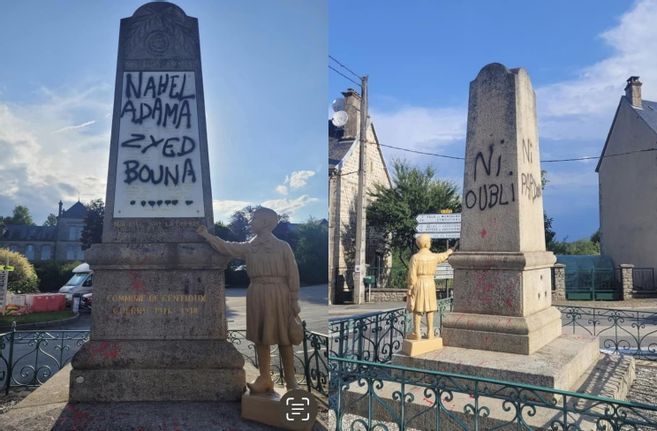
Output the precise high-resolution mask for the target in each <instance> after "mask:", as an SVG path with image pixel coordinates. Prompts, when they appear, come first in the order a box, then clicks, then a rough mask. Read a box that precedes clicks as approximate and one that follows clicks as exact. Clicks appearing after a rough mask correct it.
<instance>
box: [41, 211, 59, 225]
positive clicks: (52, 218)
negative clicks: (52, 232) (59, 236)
mask: <svg viewBox="0 0 657 431" xmlns="http://www.w3.org/2000/svg"><path fill="white" fill-rule="evenodd" d="M43 225H44V226H57V216H56V215H55V214H53V213H50V214H48V218H46V221H44V222H43Z"/></svg>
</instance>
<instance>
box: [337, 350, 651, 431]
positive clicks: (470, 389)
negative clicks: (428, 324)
mask: <svg viewBox="0 0 657 431" xmlns="http://www.w3.org/2000/svg"><path fill="white" fill-rule="evenodd" d="M330 361H331V362H330V363H331V392H330V393H331V395H330V398H329V402H330V405H331V408H332V410H333V413H334V417H333V419H334V421H335V424H336V429H337V430H386V431H392V430H411V429H418V430H429V429H433V430H497V429H504V430H511V429H513V430H533V429H541V430H568V431H575V430H657V406H651V405H647V404H639V403H633V402H627V401H619V400H614V399H611V398H603V397H597V396H593V395H587V394H580V393H575V392H569V391H563V390H557V389H549V388H544V387H538V386H531V385H525V384H520V383H513V382H506V381H502V380H495V379H488V378H482V377H476V376H465V375H460V374H453V373H447V372H440V371H432V370H424V369H417V368H408V367H403V366H395V365H390V364H382V363H375V362H369V361H358V360H355V359H349V358H338V357H331V358H330Z"/></svg>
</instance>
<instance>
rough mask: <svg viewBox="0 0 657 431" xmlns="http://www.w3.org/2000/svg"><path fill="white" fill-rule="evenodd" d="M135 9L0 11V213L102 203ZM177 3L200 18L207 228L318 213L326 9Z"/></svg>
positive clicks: (301, 2) (290, 2) (2, 6)
mask: <svg viewBox="0 0 657 431" xmlns="http://www.w3.org/2000/svg"><path fill="white" fill-rule="evenodd" d="M143 3H144V2H143V1H131V0H126V1H121V2H116V1H109V0H102V1H93V2H91V1H83V0H68V1H65V2H54V1H35V0H27V1H21V2H10V1H2V2H1V3H0V53H2V67H0V151H1V152H2V154H3V156H2V157H3V158H2V160H1V161H0V184H2V187H0V215H9V214H10V213H11V210H12V209H13V207H14V206H15V205H18V204H21V205H26V206H28V208H29V209H30V210H31V212H32V214H33V218H34V221H35V222H36V223H38V224H41V223H43V221H45V219H46V217H47V215H48V213H50V212H56V210H57V202H58V201H59V200H60V199H61V200H63V201H64V203H65V206H69V205H71V204H72V203H74V202H75V201H76V200H77V198H78V195H79V196H80V199H81V200H82V201H83V202H88V201H89V200H91V199H95V198H103V199H105V185H106V180H107V179H106V177H107V164H108V153H109V140H110V125H111V114H110V113H111V110H112V104H113V94H114V93H113V89H114V79H115V72H116V54H117V46H118V37H119V21H120V19H121V18H124V17H128V16H131V15H132V13H133V12H134V11H135V10H136V9H137V8H138V7H139V6H140V5H141V4H143ZM175 3H176V4H177V5H179V6H180V7H182V8H183V10H184V11H185V12H186V13H187V15H189V16H193V17H196V18H198V19H199V27H200V37H201V57H202V65H203V77H204V89H205V101H206V116H207V123H208V145H209V152H210V169H211V178H212V191H213V199H214V209H215V211H214V214H215V219H216V220H224V221H225V220H227V219H228V217H229V216H230V214H231V213H232V212H233V211H235V210H238V209H241V208H242V207H244V206H245V205H248V204H263V205H266V206H269V207H272V208H274V209H276V210H278V211H279V212H283V213H287V214H289V215H290V217H291V219H292V220H293V221H305V220H306V219H307V218H308V217H309V216H313V217H315V218H323V217H326V213H327V209H326V208H327V191H326V183H327V182H326V172H327V166H326V164H327V158H326V94H327V92H328V90H327V78H326V76H327V67H326V64H327V44H328V30H327V26H328V17H327V5H326V3H325V2H322V1H305V0H277V1H275V2H273V1H270V0H249V1H228V0H222V1H211V0H203V1H202V0H198V1H195V0H180V1H177V2H175Z"/></svg>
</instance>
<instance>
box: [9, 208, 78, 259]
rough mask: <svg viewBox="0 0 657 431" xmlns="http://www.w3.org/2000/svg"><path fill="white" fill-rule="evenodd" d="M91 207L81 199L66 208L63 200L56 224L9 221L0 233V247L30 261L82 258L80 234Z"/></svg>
mask: <svg viewBox="0 0 657 431" xmlns="http://www.w3.org/2000/svg"><path fill="white" fill-rule="evenodd" d="M86 217H87V209H86V208H85V206H84V205H82V203H80V202H79V201H78V202H76V203H75V204H73V206H71V207H70V208H69V209H67V210H66V211H64V210H63V204H62V202H61V201H60V202H59V211H58V215H57V224H56V225H55V226H34V225H24V224H9V225H6V226H5V227H4V229H3V230H2V232H1V235H0V248H8V249H10V250H13V251H17V252H20V253H22V254H24V255H25V256H26V257H27V258H28V259H29V260H30V262H42V261H50V260H58V261H62V260H82V259H84V254H83V252H82V243H81V242H80V237H81V236H82V230H83V229H84V224H85V218H86Z"/></svg>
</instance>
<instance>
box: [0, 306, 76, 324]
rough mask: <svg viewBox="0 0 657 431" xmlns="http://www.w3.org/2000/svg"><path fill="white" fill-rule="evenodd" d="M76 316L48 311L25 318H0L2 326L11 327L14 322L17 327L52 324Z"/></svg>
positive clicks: (28, 315) (26, 315)
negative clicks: (27, 324)
mask: <svg viewBox="0 0 657 431" xmlns="http://www.w3.org/2000/svg"><path fill="white" fill-rule="evenodd" d="M73 316H75V313H73V312H72V311H70V310H64V311H47V312H45V313H32V314H25V315H23V316H0V326H10V325H11V322H12V321H14V320H15V321H16V324H17V325H20V324H21V323H37V322H51V321H53V320H63V319H67V318H69V317H73Z"/></svg>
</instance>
